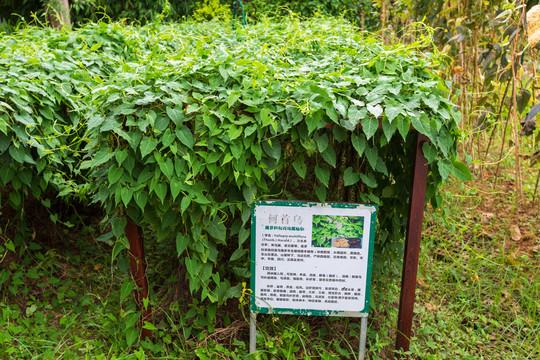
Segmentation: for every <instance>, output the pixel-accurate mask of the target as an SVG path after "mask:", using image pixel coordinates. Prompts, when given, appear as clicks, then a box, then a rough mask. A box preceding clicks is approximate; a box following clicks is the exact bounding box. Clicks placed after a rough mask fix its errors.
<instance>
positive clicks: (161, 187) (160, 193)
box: [154, 182, 167, 203]
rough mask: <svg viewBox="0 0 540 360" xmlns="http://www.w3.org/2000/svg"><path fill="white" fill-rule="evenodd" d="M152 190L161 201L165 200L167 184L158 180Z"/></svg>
mask: <svg viewBox="0 0 540 360" xmlns="http://www.w3.org/2000/svg"><path fill="white" fill-rule="evenodd" d="M154 192H155V193H156V195H157V197H158V198H159V199H160V200H161V202H162V203H163V201H164V200H165V196H167V184H165V183H164V182H158V183H157V184H156V186H155V187H154Z"/></svg>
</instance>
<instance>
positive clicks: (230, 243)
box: [0, 18, 470, 316]
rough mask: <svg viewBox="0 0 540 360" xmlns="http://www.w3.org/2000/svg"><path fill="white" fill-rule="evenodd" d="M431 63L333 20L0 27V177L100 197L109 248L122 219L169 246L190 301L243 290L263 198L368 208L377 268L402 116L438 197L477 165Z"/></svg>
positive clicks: (387, 229) (400, 209) (400, 223)
mask: <svg viewBox="0 0 540 360" xmlns="http://www.w3.org/2000/svg"><path fill="white" fill-rule="evenodd" d="M8 54H9V55H8ZM439 66H441V64H440V63H439V60H438V58H437V57H435V56H433V55H432V54H423V53H421V52H418V51H417V50H413V49H408V48H407V47H406V46H404V45H399V44H397V45H395V46H385V45H383V44H382V43H381V42H380V41H379V40H378V39H376V38H371V37H366V36H365V34H362V33H361V32H360V31H359V30H358V29H357V28H355V27H354V26H351V25H350V24H348V23H346V22H344V21H343V20H335V19H327V18H316V19H312V20H308V21H297V20H294V19H293V20H288V21H281V22H279V23H274V22H270V21H268V20H266V21H261V22H260V23H258V24H254V25H248V26H245V27H242V28H238V29H237V30H236V31H232V30H231V29H230V27H229V26H225V25H223V24H220V23H217V22H211V23H202V24H195V23H186V24H180V25H179V24H174V25H155V24H154V25H149V26H143V27H129V26H122V25H120V24H105V23H98V24H90V25H87V26H85V27H83V28H81V29H77V30H75V31H72V32H62V33H58V32H53V31H51V30H48V29H37V28H28V29H25V30H24V31H22V32H20V33H16V34H13V35H10V36H5V37H3V38H1V39H0V72H1V73H2V75H1V76H0V164H1V166H0V185H1V186H2V187H3V188H8V187H9V188H10V189H12V191H10V192H9V197H8V199H7V201H8V202H9V203H10V204H11V205H12V206H13V207H14V208H16V209H18V208H21V205H22V204H23V203H24V201H25V199H26V198H27V197H29V196H34V197H36V198H38V199H41V200H42V201H45V199H46V194H53V196H55V197H59V198H64V199H68V200H69V199H70V198H74V197H76V198H78V199H80V200H81V201H83V202H84V203H86V204H90V203H92V202H93V203H98V204H101V205H102V206H103V208H104V210H105V212H106V214H107V216H108V217H109V219H110V222H111V224H112V235H114V236H115V237H116V239H117V241H116V246H115V250H114V251H115V253H116V254H117V253H118V252H119V251H120V250H121V249H122V248H124V247H125V244H126V243H127V242H126V241H125V239H124V235H123V233H124V227H125V224H126V221H125V217H126V216H129V217H130V218H131V219H133V221H134V222H135V223H137V224H138V225H139V226H141V227H144V228H147V229H151V231H152V232H153V233H154V234H155V235H156V237H155V239H150V240H149V242H147V246H150V247H152V246H161V247H166V248H169V249H170V251H175V252H176V253H177V255H178V261H179V262H180V264H181V265H182V266H184V267H185V269H186V278H187V280H188V282H189V290H190V291H191V293H192V295H193V296H194V298H195V299H198V301H210V302H212V303H217V304H223V303H224V302H226V301H227V300H228V299H231V298H233V297H240V296H241V291H242V285H241V283H242V282H245V281H246V278H247V277H249V275H250V274H249V271H248V270H247V269H248V268H249V266H248V261H249V260H248V259H249V256H248V248H249V246H248V242H249V235H250V230H249V219H250V206H251V204H252V203H253V202H254V201H255V200H257V199H263V198H269V197H272V194H280V197H281V198H284V199H303V200H306V199H307V200H316V199H317V200H319V201H321V202H325V201H348V202H360V203H374V204H378V205H379V213H378V228H377V239H376V244H375V250H376V257H375V262H374V264H375V267H376V269H378V271H382V270H383V269H384V268H387V266H385V265H386V264H394V265H395V264H397V263H398V262H399V258H400V254H401V252H402V247H403V242H402V240H403V237H404V233H405V229H406V220H407V214H408V198H409V191H410V186H411V169H412V163H413V155H414V148H415V144H416V132H414V131H411V128H414V129H416V130H417V131H418V132H419V133H421V134H424V135H426V136H427V137H428V138H429V140H430V143H428V144H425V145H424V147H423V152H424V155H425V156H426V158H427V160H428V162H429V164H430V171H429V179H428V194H427V199H428V200H429V201H431V203H432V204H433V205H434V206H437V205H439V204H440V197H439V196H438V194H437V189H438V188H439V186H440V185H441V183H442V182H443V181H444V180H446V179H447V178H448V177H449V176H451V175H454V176H456V177H458V178H459V179H462V180H466V179H469V176H470V175H469V171H468V169H467V167H466V166H465V165H464V164H463V163H461V162H460V161H458V159H457V151H456V143H457V141H458V138H459V131H458V128H457V126H458V123H459V121H460V114H459V113H458V112H457V111H456V110H455V108H454V105H453V104H452V103H451V102H450V101H449V100H447V92H448V85H449V84H447V83H445V82H443V81H442V80H441V79H440V78H439V77H438V76H437V69H438V67H439ZM2 200H4V201H5V199H2ZM150 266H151V264H150ZM214 316H215V312H214Z"/></svg>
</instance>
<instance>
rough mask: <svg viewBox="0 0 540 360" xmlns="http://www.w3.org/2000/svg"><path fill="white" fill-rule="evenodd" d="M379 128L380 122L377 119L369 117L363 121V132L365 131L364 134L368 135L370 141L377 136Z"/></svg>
mask: <svg viewBox="0 0 540 360" xmlns="http://www.w3.org/2000/svg"><path fill="white" fill-rule="evenodd" d="M378 128H379V120H378V119H377V118H373V117H371V116H369V117H367V118H365V119H364V120H363V121H362V131H364V134H366V138H367V139H368V140H369V139H371V137H372V136H373V135H375V133H376V132H377V129H378Z"/></svg>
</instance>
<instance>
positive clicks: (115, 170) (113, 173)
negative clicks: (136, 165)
mask: <svg viewBox="0 0 540 360" xmlns="http://www.w3.org/2000/svg"><path fill="white" fill-rule="evenodd" d="M123 174H124V168H121V167H117V166H116V165H113V166H111V168H110V169H109V173H108V174H107V178H108V179H109V186H110V185H113V184H115V183H116V182H117V181H118V180H120V178H121V177H122V175H123Z"/></svg>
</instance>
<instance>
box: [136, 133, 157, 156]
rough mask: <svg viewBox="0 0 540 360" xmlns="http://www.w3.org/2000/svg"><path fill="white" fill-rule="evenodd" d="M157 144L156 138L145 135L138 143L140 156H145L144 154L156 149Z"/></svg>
mask: <svg viewBox="0 0 540 360" xmlns="http://www.w3.org/2000/svg"><path fill="white" fill-rule="evenodd" d="M157 144H158V141H157V140H156V139H154V138H153V137H148V136H145V137H144V138H143V139H142V140H141V143H140V144H139V148H140V150H141V158H145V157H146V155H148V154H150V153H151V152H152V151H154V150H155V149H156V146H157Z"/></svg>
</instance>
